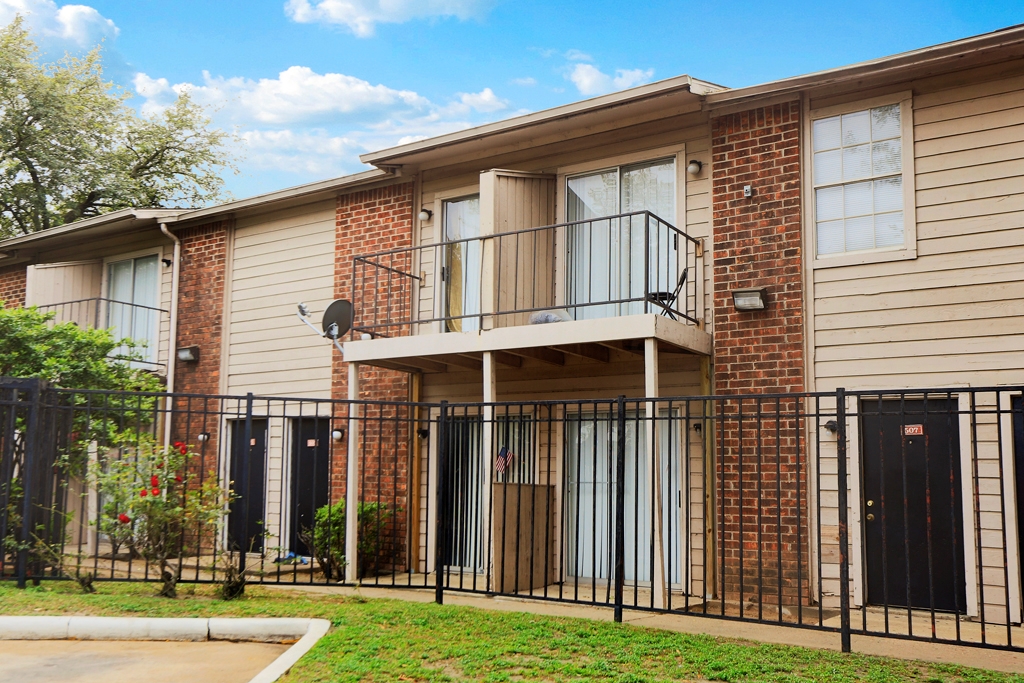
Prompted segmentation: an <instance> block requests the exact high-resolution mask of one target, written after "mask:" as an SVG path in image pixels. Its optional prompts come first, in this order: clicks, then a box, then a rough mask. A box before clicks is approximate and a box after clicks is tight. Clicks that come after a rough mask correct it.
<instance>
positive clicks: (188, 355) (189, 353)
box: [178, 346, 199, 363]
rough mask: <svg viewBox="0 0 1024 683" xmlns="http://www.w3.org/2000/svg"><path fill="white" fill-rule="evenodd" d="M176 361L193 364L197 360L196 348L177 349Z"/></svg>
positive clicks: (197, 349) (197, 348) (184, 347)
mask: <svg viewBox="0 0 1024 683" xmlns="http://www.w3.org/2000/svg"><path fill="white" fill-rule="evenodd" d="M178 360H180V361H181V362H182V363H195V362H197V361H198V360H199V347H198V346H183V347H181V348H180V349H178Z"/></svg>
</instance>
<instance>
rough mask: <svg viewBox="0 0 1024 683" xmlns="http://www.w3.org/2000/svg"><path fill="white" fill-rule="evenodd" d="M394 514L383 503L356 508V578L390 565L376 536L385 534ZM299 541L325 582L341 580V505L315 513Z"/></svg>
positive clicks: (389, 555)
mask: <svg viewBox="0 0 1024 683" xmlns="http://www.w3.org/2000/svg"><path fill="white" fill-rule="evenodd" d="M399 509H400V508H399ZM395 512H396V510H392V509H391V508H390V507H389V506H388V504H387V503H360V504H359V518H358V524H359V548H358V558H357V559H358V562H357V564H356V567H357V569H358V572H359V573H358V576H359V577H360V578H362V577H364V576H366V575H367V574H368V573H369V572H370V571H371V570H372V569H373V568H374V567H375V566H380V565H384V564H388V563H390V562H391V561H392V559H393V557H392V555H393V551H391V550H389V549H387V548H381V547H380V543H379V541H380V532H385V533H386V532H387V530H388V529H389V528H390V526H391V521H392V520H393V519H394V516H395ZM299 538H300V540H302V542H303V543H305V544H306V546H307V547H309V548H311V550H312V553H313V556H314V557H315V558H316V561H317V564H319V565H320V570H321V571H322V572H323V573H324V575H325V576H326V577H327V578H328V579H334V580H338V581H340V580H341V579H343V578H344V576H345V565H347V564H348V561H347V560H346V558H345V501H344V500H341V501H338V502H337V503H334V504H333V505H324V506H322V507H320V508H319V509H317V511H316V515H315V517H314V520H313V529H312V532H310V530H309V529H302V530H301V531H300V532H299Z"/></svg>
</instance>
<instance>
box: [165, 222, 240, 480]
mask: <svg viewBox="0 0 1024 683" xmlns="http://www.w3.org/2000/svg"><path fill="white" fill-rule="evenodd" d="M231 227H232V225H231V223H230V221H218V222H214V223H208V224H205V225H200V226H196V227H190V228H185V229H184V230H179V231H176V232H175V234H176V235H177V237H178V239H180V240H181V272H180V275H179V278H178V337H177V340H176V341H175V342H174V343H173V344H171V353H176V351H177V349H179V348H181V347H184V346H198V347H199V362H198V363H182V362H180V361H179V362H178V363H177V364H176V366H175V372H174V390H175V392H179V393H188V394H203V395H206V396H209V395H216V394H218V393H220V355H221V354H220V349H221V335H222V332H223V323H224V320H223V314H224V286H225V267H226V263H227V240H228V233H229V230H230V229H231ZM175 407H176V410H178V411H180V412H179V413H177V415H176V420H175V423H174V433H175V440H178V439H180V440H182V441H187V442H188V443H189V444H191V445H192V446H193V447H194V448H195V449H196V450H197V451H199V452H201V453H202V455H203V462H204V463H205V465H204V466H206V467H210V466H213V465H215V463H216V457H217V452H218V429H217V426H218V417H217V415H216V411H218V410H219V409H220V405H219V403H218V402H217V401H216V399H209V398H201V399H200V398H192V399H184V398H180V399H178V404H177V405H176V406H175ZM202 432H205V433H207V434H209V435H210V438H209V440H208V441H206V442H199V441H198V439H197V437H198V435H199V434H200V433H202Z"/></svg>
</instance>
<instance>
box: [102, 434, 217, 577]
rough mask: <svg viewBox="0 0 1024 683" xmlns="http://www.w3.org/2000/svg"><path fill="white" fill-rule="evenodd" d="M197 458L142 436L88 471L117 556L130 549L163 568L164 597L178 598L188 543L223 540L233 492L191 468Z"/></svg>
mask: <svg viewBox="0 0 1024 683" xmlns="http://www.w3.org/2000/svg"><path fill="white" fill-rule="evenodd" d="M196 457H198V456H197V455H196V454H195V453H194V452H192V451H191V449H190V447H189V446H188V445H187V444H184V443H182V442H176V443H175V444H174V445H173V446H166V447H161V446H157V445H156V444H155V442H154V441H153V439H152V437H150V436H145V437H140V438H139V439H138V441H137V442H136V443H134V444H130V445H125V446H122V447H120V448H118V449H116V451H113V452H112V455H111V456H109V457H107V458H101V459H100V460H98V461H97V462H95V463H94V464H93V466H92V467H91V468H90V470H89V478H90V481H91V483H92V484H93V485H94V486H95V487H96V490H97V491H98V492H99V494H100V496H101V500H102V501H103V505H102V509H101V514H100V517H99V520H98V525H99V531H100V533H102V534H104V535H106V536H107V538H109V539H110V542H111V545H112V546H113V551H114V554H115V556H116V554H117V551H118V550H119V549H120V548H121V547H122V546H126V547H127V548H128V549H129V550H130V552H132V553H133V554H134V555H137V556H141V557H143V558H145V559H146V560H148V561H149V562H151V563H152V564H154V565H156V566H158V567H159V569H160V577H161V579H162V581H163V586H162V588H161V590H160V595H164V596H167V597H175V595H176V585H177V582H178V578H179V577H178V572H177V567H176V566H175V564H176V563H175V562H174V560H176V559H178V558H179V557H181V556H182V555H183V554H184V551H185V548H186V546H187V544H188V543H189V542H190V541H192V542H194V543H195V544H196V545H198V541H199V539H200V538H212V539H215V538H217V537H218V534H219V531H220V529H221V525H222V524H223V521H224V517H225V514H226V510H227V503H228V500H229V497H230V495H231V494H230V491H229V490H227V489H225V488H224V487H222V486H221V485H220V484H219V482H218V481H217V476H216V473H215V472H206V473H204V476H200V473H199V472H196V471H195V470H194V468H191V467H189V465H190V463H192V462H195V461H194V458H196Z"/></svg>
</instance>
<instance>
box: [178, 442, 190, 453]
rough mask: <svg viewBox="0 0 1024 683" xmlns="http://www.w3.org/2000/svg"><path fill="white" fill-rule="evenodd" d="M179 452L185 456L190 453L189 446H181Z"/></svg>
mask: <svg viewBox="0 0 1024 683" xmlns="http://www.w3.org/2000/svg"><path fill="white" fill-rule="evenodd" d="M178 452H179V453H181V454H182V455H185V454H186V453H188V446H186V445H185V444H181V446H179V447H178Z"/></svg>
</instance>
